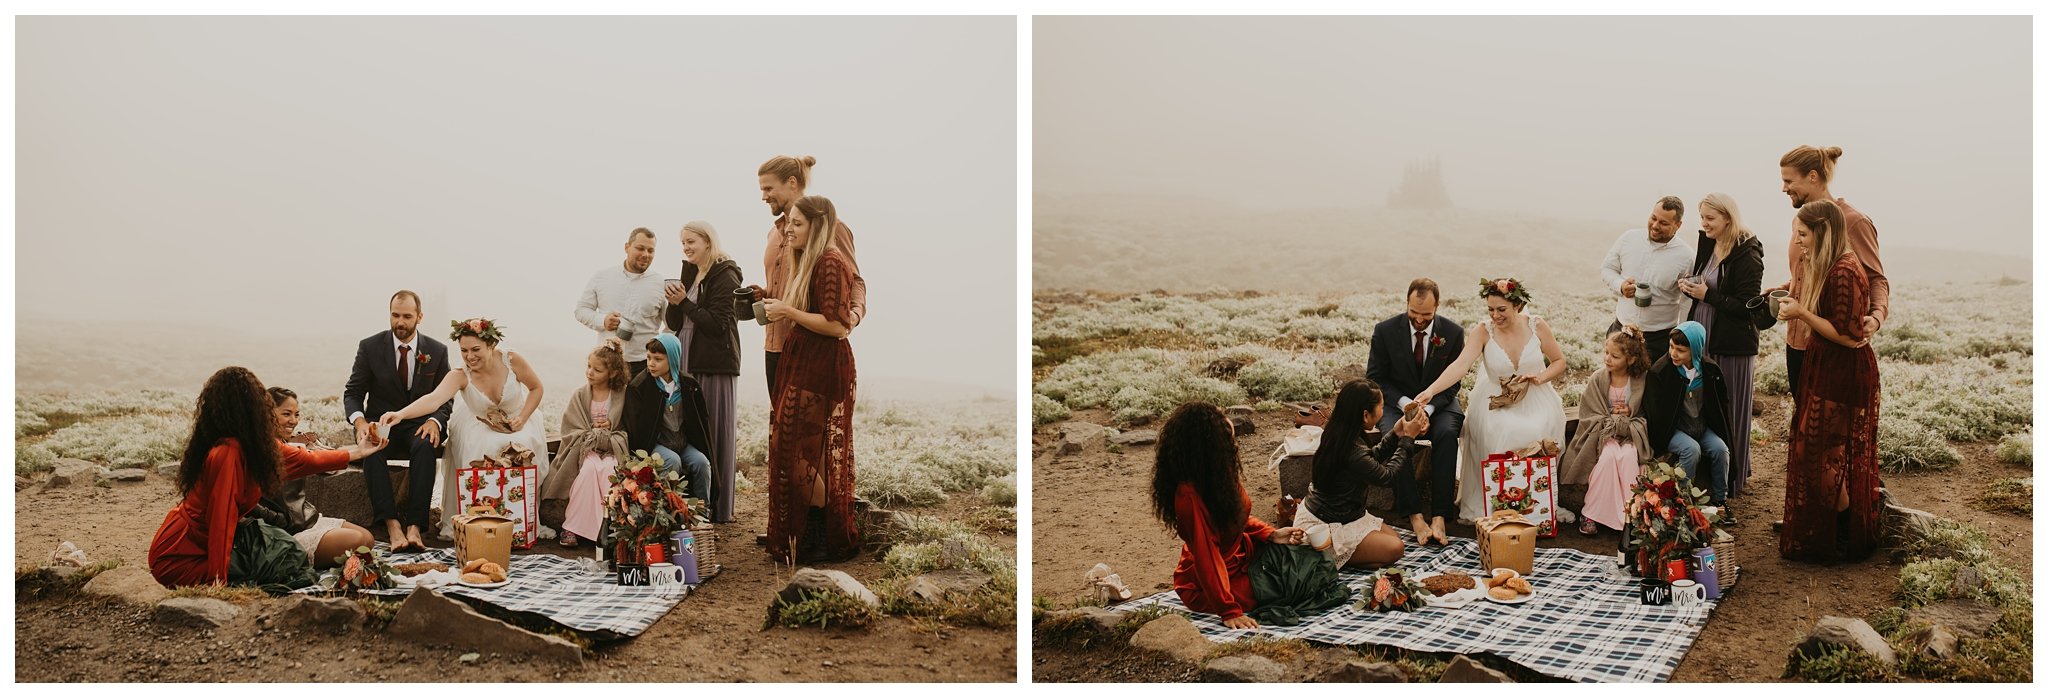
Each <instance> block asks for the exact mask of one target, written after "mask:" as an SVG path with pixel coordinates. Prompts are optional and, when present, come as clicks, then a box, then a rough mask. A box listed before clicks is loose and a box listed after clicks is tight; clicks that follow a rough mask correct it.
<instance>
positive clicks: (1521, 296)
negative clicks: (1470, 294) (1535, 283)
mask: <svg viewBox="0 0 2048 698" xmlns="http://www.w3.org/2000/svg"><path fill="white" fill-rule="evenodd" d="M1490 295H1499V296H1500V297H1502V298H1506V299H1508V302H1509V303H1513V304H1515V305H1528V304H1529V289H1528V288H1527V287H1524V286H1523V285H1522V282H1521V281H1517V280H1516V279H1515V278H1514V277H1511V276H1503V277H1501V278H1498V279H1480V280H1479V298H1480V299H1482V300H1484V299H1485V298H1486V297H1487V296H1490Z"/></svg>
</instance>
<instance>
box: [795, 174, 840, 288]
mask: <svg viewBox="0 0 2048 698" xmlns="http://www.w3.org/2000/svg"><path fill="white" fill-rule="evenodd" d="M792 208H794V209H795V210H796V211H797V212H798V213H800V214H802V215H803V217H804V222H805V223H806V224H808V225H809V226H810V237H808V238H805V239H804V240H802V241H800V242H801V244H799V245H798V246H797V256H796V267H795V268H794V269H792V270H790V277H789V280H788V281H787V282H785V286H784V288H786V289H787V290H786V291H784V292H783V294H782V295H783V296H784V299H785V300H787V301H789V306H790V307H792V308H796V309H798V310H803V311H806V312H809V311H810V302H811V270H812V269H815V268H817V266H818V258H820V257H823V256H825V250H828V249H831V247H832V232H833V229H834V228H836V227H838V225H839V214H838V212H837V211H834V210H833V208H832V200H831V199H827V198H825V197H822V196H806V197H804V198H801V199H797V200H796V205H795V206H793V207H792Z"/></svg>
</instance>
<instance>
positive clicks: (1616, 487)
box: [1579, 439, 1643, 529]
mask: <svg viewBox="0 0 2048 698" xmlns="http://www.w3.org/2000/svg"><path fill="white" fill-rule="evenodd" d="M1642 471H1643V468H1642V466H1641V465H1640V464H1638V463H1637V462H1636V445H1635V444H1632V443H1622V442H1620V441H1616V440H1614V439H1608V440H1607V443H1605V444H1601V446H1600V460H1599V461H1598V462H1596V463H1594V464H1593V474H1592V475H1591V476H1590V477H1589V478H1588V479H1587V481H1586V508H1585V509H1584V510H1583V511H1580V512H1579V514H1580V515H1581V516H1584V517H1586V518H1588V519H1592V520H1593V521H1594V522H1595V523H1598V524H1600V525H1603V526H1606V527H1608V528H1613V529H1620V528H1621V526H1622V524H1624V523H1626V522H1627V521H1628V514H1627V509H1628V498H1629V495H1630V489H1631V488H1633V487H1635V484H1636V476H1638V475H1641V474H1642Z"/></svg>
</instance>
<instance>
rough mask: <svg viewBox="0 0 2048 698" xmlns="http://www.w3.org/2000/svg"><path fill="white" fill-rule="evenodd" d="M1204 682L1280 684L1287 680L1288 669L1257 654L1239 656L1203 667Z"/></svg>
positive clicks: (1211, 662)
mask: <svg viewBox="0 0 2048 698" xmlns="http://www.w3.org/2000/svg"><path fill="white" fill-rule="evenodd" d="M1202 680H1203V681H1207V682H1210V683H1280V682H1281V681H1285V680H1287V667H1286V666H1284V665H1282V664H1281V663H1279V662H1276V661H1273V660H1271V659H1267V658H1265V657H1261V656H1258V655H1256V654H1238V655H1231V656H1228V657H1222V658H1219V659H1214V660H1210V662H1209V663H1208V664H1207V665H1205V666H1203V667H1202Z"/></svg>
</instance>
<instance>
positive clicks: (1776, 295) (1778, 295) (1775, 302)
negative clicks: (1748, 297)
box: [1769, 289, 1792, 320]
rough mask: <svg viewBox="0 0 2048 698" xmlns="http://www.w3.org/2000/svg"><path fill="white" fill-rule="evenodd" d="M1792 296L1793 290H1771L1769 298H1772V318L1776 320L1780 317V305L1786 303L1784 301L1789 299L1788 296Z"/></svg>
mask: <svg viewBox="0 0 2048 698" xmlns="http://www.w3.org/2000/svg"><path fill="white" fill-rule="evenodd" d="M1791 297H1792V292H1791V291H1787V290H1784V289H1778V290H1776V291H1772V292H1771V294H1770V296H1769V298H1770V299H1771V319H1772V320H1776V319H1778V306H1780V305H1783V304H1784V302H1785V299H1787V298H1791Z"/></svg>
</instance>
